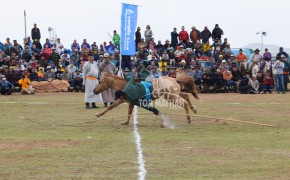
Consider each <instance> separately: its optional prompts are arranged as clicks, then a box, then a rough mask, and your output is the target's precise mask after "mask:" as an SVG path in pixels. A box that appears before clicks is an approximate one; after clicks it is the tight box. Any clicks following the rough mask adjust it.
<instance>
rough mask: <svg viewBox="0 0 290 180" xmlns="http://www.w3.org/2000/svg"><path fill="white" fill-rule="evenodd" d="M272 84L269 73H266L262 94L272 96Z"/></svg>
mask: <svg viewBox="0 0 290 180" xmlns="http://www.w3.org/2000/svg"><path fill="white" fill-rule="evenodd" d="M273 84H274V81H273V78H271V76H270V74H269V73H266V75H265V78H264V84H263V88H264V93H267V92H269V94H272V91H273Z"/></svg>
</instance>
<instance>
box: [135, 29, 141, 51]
mask: <svg viewBox="0 0 290 180" xmlns="http://www.w3.org/2000/svg"><path fill="white" fill-rule="evenodd" d="M140 30H141V28H140V27H138V28H137V31H136V32H135V47H136V51H138V50H139V48H138V44H139V42H141V33H140Z"/></svg>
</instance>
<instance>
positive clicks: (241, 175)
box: [0, 93, 290, 179]
mask: <svg viewBox="0 0 290 180" xmlns="http://www.w3.org/2000/svg"><path fill="white" fill-rule="evenodd" d="M83 96H84V95H83V94H82V93H37V94H35V95H33V96H25V95H23V96H22V95H19V94H14V95H12V96H1V97H0V112H1V116H0V179H137V178H138V163H137V153H136V145H135V140H134V134H133V127H132V121H131V125H129V126H122V125H119V124H120V123H121V122H122V121H124V120H125V119H126V118H119V119H113V120H112V119H108V120H101V119H99V120H97V121H96V122H94V123H86V124H83V125H77V126H63V125H60V124H76V123H79V122H85V121H94V120H96V119H97V118H95V116H94V115H95V113H96V112H97V111H100V110H101V109H98V110H85V109H84V103H83V99H84V97H83ZM200 96H201V100H200V101H199V102H196V101H194V104H195V105H197V108H198V114H199V115H206V116H214V117H224V118H233V119H239V120H245V121H253V122H260V123H269V124H274V125H278V128H271V127H262V126H255V125H249V124H241V123H234V122H225V121H219V122H215V120H213V119H207V118H200V117H194V120H193V121H192V124H190V125H188V124H187V123H186V122H187V121H186V118H185V117H184V116H176V115H175V116H172V115H169V117H170V120H171V121H172V122H173V123H174V124H175V125H176V128H175V129H166V128H165V129H161V128H159V119H158V118H156V117H153V116H151V115H148V116H139V118H138V121H139V124H138V128H139V133H140V135H141V137H142V148H143V155H144V160H145V168H146V170H147V175H146V179H290V151H289V147H290V141H289V137H290V118H289V114H290V108H289V107H290V106H289V105H290V96H289V95H276V94H273V95H268V94H267V95H239V94H214V95H212V94H210V95H200ZM100 106H102V104H100ZM160 110H161V112H167V113H170V112H175V113H183V110H182V109H168V108H160ZM142 112H145V111H144V110H142V109H139V113H142ZM126 113H127V105H126V104H123V105H121V106H120V107H118V108H117V109H114V110H113V111H112V112H110V113H109V114H107V115H106V116H105V117H110V116H119V115H120V116H121V115H126ZM32 121H34V122H32ZM35 122H41V123H42V124H45V125H41V124H37V123H35Z"/></svg>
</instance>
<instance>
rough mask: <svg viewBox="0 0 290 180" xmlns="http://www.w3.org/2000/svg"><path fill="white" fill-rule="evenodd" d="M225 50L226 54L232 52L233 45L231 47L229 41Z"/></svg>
mask: <svg viewBox="0 0 290 180" xmlns="http://www.w3.org/2000/svg"><path fill="white" fill-rule="evenodd" d="M223 50H224V53H225V54H228V53H229V54H232V50H231V47H230V44H229V43H227V44H226V47H225V48H224V49H223Z"/></svg>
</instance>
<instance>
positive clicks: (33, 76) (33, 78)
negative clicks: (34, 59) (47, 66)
mask: <svg viewBox="0 0 290 180" xmlns="http://www.w3.org/2000/svg"><path fill="white" fill-rule="evenodd" d="M30 81H38V75H37V72H36V69H34V68H32V69H31V73H30Z"/></svg>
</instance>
